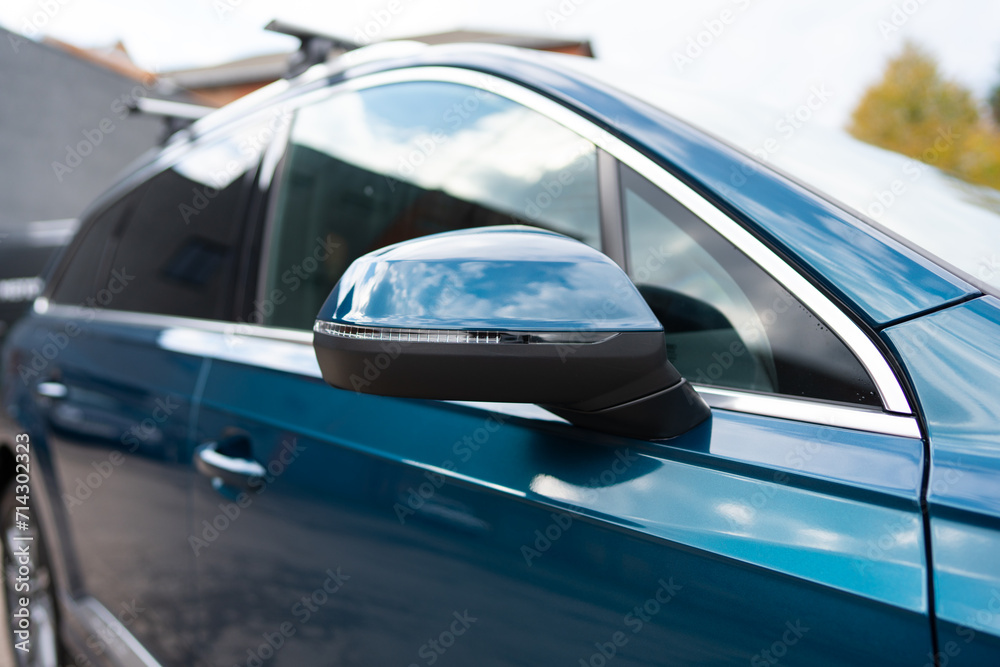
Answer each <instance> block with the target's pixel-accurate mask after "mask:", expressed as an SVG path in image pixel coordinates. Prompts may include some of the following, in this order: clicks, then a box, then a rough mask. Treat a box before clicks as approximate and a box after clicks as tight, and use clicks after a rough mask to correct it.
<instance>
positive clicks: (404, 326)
mask: <svg viewBox="0 0 1000 667" xmlns="http://www.w3.org/2000/svg"><path fill="white" fill-rule="evenodd" d="M313 342H314V347H315V349H316V354H317V359H318V360H319V364H320V368H321V370H322V372H323V378H324V379H325V380H326V381H327V382H328V383H329V384H331V385H333V386H334V387H339V388H341V389H351V390H354V391H359V392H362V393H371V394H379V395H384V396H399V397H408V398H431V399H446V400H467V401H500V402H516V403H538V404H541V405H543V406H544V407H546V408H548V409H549V410H551V411H553V412H555V413H556V414H559V415H561V416H563V417H565V418H566V419H568V420H569V421H571V422H573V423H575V424H579V425H581V426H586V427H589V428H595V429H598V430H604V431H610V432H615V433H619V434H622V435H633V436H635V437H644V438H664V437H671V436H672V435H676V434H677V433H679V432H683V431H685V430H687V429H688V428H690V427H692V426H694V425H695V424H697V423H700V422H701V421H704V420H705V419H706V418H707V417H708V415H709V414H710V412H709V409H708V407H707V405H705V403H704V402H703V401H702V399H701V398H700V397H699V396H698V394H697V393H696V392H695V391H694V390H693V389H692V388H691V387H690V385H688V384H687V382H686V381H685V380H684V379H683V378H681V376H680V374H679V373H678V372H677V371H676V370H675V369H674V368H673V366H671V365H670V363H669V362H668V361H667V358H666V349H665V345H664V339H663V329H662V327H661V325H660V323H659V321H658V320H657V319H656V317H655V315H653V313H652V311H651V310H650V309H649V306H647V305H646V302H645V300H644V299H643V298H642V296H641V295H640V294H639V292H638V290H636V288H635V286H634V285H633V284H632V282H631V281H630V280H629V279H628V277H627V276H626V275H625V273H624V272H623V271H622V270H621V269H620V268H619V267H618V266H617V265H616V264H615V263H614V262H613V261H611V259H609V258H608V257H607V256H605V255H603V254H601V253H600V252H598V251H597V250H594V249H593V248H591V247H589V246H587V245H585V244H583V243H580V242H578V241H575V240H573V239H570V238H568V237H565V236H562V235H559V234H555V233H552V232H547V231H543V230H538V229H534V228H530V227H517V226H510V227H490V228H480V229H471V230H463V231H459V232H449V233H445V234H436V235H433V236H426V237H422V238H418V239H414V240H411V241H406V242H404V243H399V244H396V245H392V246H388V247H386V248H382V249H380V250H377V251H375V252H372V253H369V254H368V255H365V256H363V257H360V258H358V259H357V260H356V261H355V262H354V263H353V264H352V265H351V266H350V267H349V268H348V270H347V271H346V272H345V273H344V275H343V277H342V278H341V279H340V282H338V284H337V285H336V287H335V288H334V290H333V292H331V294H330V296H329V298H328V299H327V300H326V302H325V303H324V304H323V307H322V308H321V309H320V312H319V314H318V315H317V319H316V324H315V326H314V336H313ZM678 401H679V402H678ZM668 403H669V404H670V405H667V404H668ZM675 403H676V405H673V404H675Z"/></svg>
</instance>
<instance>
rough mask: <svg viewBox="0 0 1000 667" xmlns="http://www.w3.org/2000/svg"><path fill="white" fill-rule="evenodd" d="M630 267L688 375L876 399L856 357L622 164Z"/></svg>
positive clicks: (790, 391)
mask: <svg viewBox="0 0 1000 667" xmlns="http://www.w3.org/2000/svg"><path fill="white" fill-rule="evenodd" d="M622 186H623V199H624V202H623V203H624V208H625V219H626V225H627V234H628V248H629V273H630V274H631V277H632V280H633V281H634V282H635V284H636V285H637V286H638V288H639V291H640V292H641V293H642V294H643V296H645V297H646V301H647V303H649V305H650V307H651V308H652V310H653V312H654V313H655V314H656V316H657V317H658V318H659V319H660V322H661V323H662V324H663V328H664V331H665V335H666V342H667V352H668V355H669V358H670V361H671V362H672V363H673V364H674V366H675V367H676V368H677V370H679V371H680V372H681V373H682V374H683V375H684V376H685V377H686V378H687V379H688V380H689V381H691V382H695V383H698V384H705V385H716V386H721V387H728V388H734V389H747V390H754V391H761V392H769V393H776V394H786V395H789V396H798V397H810V398H819V399H827V400H833V401H840V402H847V403H860V404H866V405H874V406H878V405H880V401H879V398H878V393H877V390H876V388H875V386H874V383H873V382H872V381H871V378H870V377H869V376H868V374H867V373H866V372H865V370H864V368H863V367H862V366H861V364H860V362H859V361H858V360H857V359H856V358H855V357H854V355H853V354H852V353H851V352H850V350H848V349H847V347H846V346H845V345H844V344H843V342H841V341H840V339H839V338H837V336H836V335H835V334H834V333H833V332H832V331H830V330H829V329H828V328H827V327H826V326H825V325H824V324H823V323H822V322H821V321H820V320H818V319H817V318H816V317H815V316H814V315H813V314H812V313H811V312H810V311H809V310H808V309H807V308H806V307H805V306H803V305H802V304H801V303H799V302H798V301H797V300H796V299H795V298H794V297H793V296H792V295H791V294H789V293H788V292H787V291H786V290H785V289H784V288H783V287H782V286H781V285H779V284H778V283H777V282H776V281H775V280H774V279H773V278H771V276H769V275H768V274H767V273H765V272H764V271H763V270H762V269H761V268H760V267H758V266H757V265H756V264H754V263H753V262H751V261H750V260H749V259H748V258H747V257H746V256H745V255H743V253H742V252H740V251H739V250H738V249H737V248H736V247H735V246H733V245H732V244H731V243H729V242H728V241H727V240H726V239H724V238H723V237H722V236H720V235H719V234H718V233H716V232H715V231H714V230H713V229H711V228H710V227H709V226H708V225H706V224H705V223H704V222H702V221H701V220H699V219H698V218H697V217H696V216H695V215H694V214H693V213H691V212H690V211H688V210H687V209H686V208H684V207H683V206H681V205H680V204H679V203H678V202H677V201H676V200H674V199H673V198H671V197H669V196H668V195H667V194H666V193H664V192H663V191H662V190H660V189H659V188H657V187H656V186H655V185H653V184H652V183H650V182H649V181H647V180H646V179H644V178H643V177H642V176H640V175H638V174H637V173H635V172H634V171H632V170H631V169H629V168H627V167H622Z"/></svg>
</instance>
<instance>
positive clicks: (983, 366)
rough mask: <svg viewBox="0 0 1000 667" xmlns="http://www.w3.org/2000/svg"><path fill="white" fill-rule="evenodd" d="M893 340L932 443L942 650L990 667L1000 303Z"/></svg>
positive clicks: (957, 312) (998, 473) (999, 492)
mask: <svg viewBox="0 0 1000 667" xmlns="http://www.w3.org/2000/svg"><path fill="white" fill-rule="evenodd" d="M885 334H886V336H887V338H888V340H889V341H890V342H891V343H892V345H893V346H894V348H895V350H896V353H897V354H898V355H899V357H900V359H901V360H902V361H903V363H904V365H905V368H906V370H907V372H908V373H909V374H910V377H911V380H912V382H913V385H914V388H915V389H916V393H917V398H918V401H919V402H920V408H921V410H922V412H923V414H924V419H925V421H926V424H927V433H928V437H929V439H930V445H931V450H930V451H931V469H930V479H929V483H928V494H927V503H928V507H929V511H930V521H931V540H932V546H933V554H934V590H935V596H936V606H937V618H938V623H939V624H940V634H941V650H945V649H947V648H948V643H949V642H951V643H953V645H954V646H953V652H956V651H957V653H955V655H954V656H952V657H953V658H954V659H955V662H954V663H953V664H963V665H964V664H969V665H972V664H984V663H983V662H978V661H979V660H985V659H986V656H990V657H991V659H994V660H995V658H996V655H997V651H998V650H1000V557H998V554H1000V533H998V530H997V528H998V527H1000V391H998V389H1000V384H998V378H1000V350H998V348H997V342H998V341H1000V300H998V299H997V298H996V297H992V296H991V297H983V298H980V299H976V300H974V301H970V302H968V303H964V304H962V305H960V306H955V307H953V308H949V309H947V310H943V311H941V312H938V313H934V314H933V315H929V316H927V317H923V318H920V319H918V320H915V321H913V322H907V323H905V324H901V325H899V326H896V327H893V328H891V329H888V330H887V331H886V332H885ZM946 655H950V654H949V653H947V652H946Z"/></svg>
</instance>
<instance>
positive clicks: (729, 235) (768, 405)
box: [36, 65, 923, 438]
mask: <svg viewBox="0 0 1000 667" xmlns="http://www.w3.org/2000/svg"><path fill="white" fill-rule="evenodd" d="M409 81H430V82H447V83H458V84H466V85H471V86H473V87H478V88H483V89H485V90H488V91H490V92H492V93H494V94H498V95H501V96H503V97H506V98H508V99H510V100H512V101H514V102H518V103H520V104H523V105H524V106H527V107H529V108H531V109H533V110H535V111H537V112H539V113H541V114H542V115H544V116H547V117H548V118H550V119H552V120H554V121H556V122H558V123H560V124H561V125H563V126H565V127H567V128H568V129H570V130H572V131H574V132H575V133H576V134H578V135H580V136H581V137H582V138H584V139H587V140H589V141H591V142H592V143H593V144H594V145H595V146H596V147H597V149H598V155H599V156H600V155H601V154H602V153H605V154H606V155H607V157H604V158H599V164H601V163H604V164H605V165H606V166H605V173H607V171H608V165H612V166H616V165H617V162H620V163H622V164H625V165H627V166H628V167H630V168H631V169H633V170H634V171H636V172H637V173H639V174H640V175H642V176H643V177H645V178H646V179H647V180H649V181H650V182H652V183H653V184H654V185H656V186H657V187H658V188H660V189H661V190H663V191H664V192H665V193H666V194H667V195H669V196H670V197H672V198H673V199H675V200H677V201H678V202H679V203H680V204H681V205H683V206H685V207H686V208H687V209H688V210H690V211H691V212H692V213H693V214H694V215H695V216H696V217H697V218H699V219H700V220H701V221H702V222H704V223H705V224H708V225H709V226H710V227H711V228H713V229H714V230H715V231H716V232H718V233H719V234H721V235H722V236H723V237H724V238H726V239H727V240H729V241H730V242H731V243H733V245H735V246H736V247H737V248H738V249H739V250H740V251H741V252H742V253H743V254H744V255H746V256H747V257H748V259H749V260H750V261H751V262H752V263H754V264H756V265H757V266H759V267H760V268H761V269H763V270H764V271H765V272H766V273H768V274H769V275H771V276H772V277H773V278H774V279H775V280H776V281H777V282H778V283H779V284H780V285H782V286H783V287H784V288H785V289H786V290H787V291H788V292H789V293H791V294H792V295H793V296H794V297H795V298H796V299H798V300H799V301H800V302H801V303H802V304H803V305H804V306H806V307H807V308H809V310H810V311H811V312H813V314H814V315H816V317H817V318H819V319H820V320H821V321H823V322H824V323H825V324H826V325H827V326H828V327H829V328H830V329H831V330H833V331H834V332H835V333H836V334H837V336H838V337H839V338H840V339H841V340H842V341H843V342H844V343H845V344H846V346H847V347H848V349H849V350H850V351H851V352H852V353H853V354H854V355H855V356H856V357H857V358H858V360H859V361H860V362H861V364H862V366H863V367H864V368H865V370H866V371H867V372H868V373H869V375H870V376H871V377H872V379H873V381H874V382H875V384H876V387H877V388H878V391H879V394H880V399H881V402H882V405H883V409H882V410H878V409H872V408H864V407H854V406H850V405H845V404H838V403H830V402H825V401H821V400H818V399H808V398H787V397H780V396H776V395H767V394H759V393H754V392H749V391H743V390H728V389H719V388H715V387H703V386H697V385H696V389H697V390H698V391H699V392H700V393H701V395H702V396H703V397H704V398H705V400H706V401H707V402H708V403H709V405H711V406H712V407H713V408H718V409H726V410H732V411H736V412H744V413H749V414H755V415H760V416H769V417H777V418H782V419H792V420H796V421H801V422H806V423H813V424H820V425H826V426H834V427H843V428H849V429H856V430H861V431H867V432H873V433H883V434H888V435H898V436H903V437H910V438H921V437H923V436H922V428H921V425H920V423H919V420H918V418H917V416H916V414H915V412H914V410H913V409H912V407H911V399H910V396H909V394H908V391H907V385H904V383H903V382H902V381H901V380H900V379H899V376H898V374H897V370H896V368H897V366H896V364H897V362H896V361H895V360H894V359H893V358H892V357H891V356H889V355H888V353H887V352H885V351H884V350H885V348H884V346H883V345H881V344H880V342H879V341H878V338H877V335H876V333H875V332H870V331H868V330H867V329H866V328H865V329H863V328H862V325H860V324H859V323H858V319H857V316H856V314H853V313H850V311H847V310H845V307H844V306H843V304H841V303H840V302H838V301H835V300H834V298H833V297H832V296H831V295H829V294H828V293H827V292H826V291H825V290H824V289H823V287H822V285H820V284H817V282H816V281H814V280H813V279H812V278H811V277H809V276H808V275H805V274H803V273H801V272H800V271H799V270H798V269H797V268H795V267H794V266H793V265H792V264H790V263H789V262H788V261H787V260H786V259H785V258H784V257H782V256H781V255H780V254H779V253H778V252H777V251H775V250H774V249H772V248H771V247H769V246H768V245H766V244H765V243H764V242H763V241H761V240H760V239H759V238H758V237H757V236H756V235H754V234H753V233H752V232H751V231H750V230H748V229H747V228H746V227H745V226H744V225H743V224H742V223H740V222H739V221H738V220H736V219H734V218H732V217H731V216H730V215H729V214H728V213H726V212H725V211H723V210H722V209H721V208H719V207H718V206H717V205H716V204H714V203H712V202H711V201H710V200H709V199H707V198H706V197H704V196H702V195H701V194H700V193H699V192H697V191H696V190H695V189H693V188H692V187H691V186H690V185H688V184H687V183H686V182H685V181H684V180H682V178H681V177H680V176H678V175H677V174H675V173H674V172H673V171H671V170H670V169H668V168H667V167H666V166H664V165H662V164H660V163H658V162H655V161H654V160H653V159H651V158H650V157H649V156H648V155H647V154H646V153H644V152H642V151H641V150H639V149H638V148H636V147H634V146H633V145H631V144H630V143H628V142H627V141H626V140H625V139H622V138H620V137H619V136H617V135H616V134H612V133H611V132H610V131H608V129H606V128H604V127H602V126H600V125H598V124H597V123H595V122H594V121H592V120H590V119H589V118H588V117H586V116H585V115H583V114H582V113H581V112H580V111H579V110H577V109H575V108H573V107H572V106H570V105H568V104H565V103H563V102H559V101H556V100H554V99H551V98H549V97H546V96H544V95H542V94H541V93H539V92H536V91H534V90H532V89H531V88H529V87H528V86H527V85H523V84H520V83H517V82H514V81H511V80H508V79H503V78H500V77H497V76H494V75H490V74H486V73H484V72H480V71H475V70H471V69H465V68H460V67H442V66H432V65H421V66H412V67H403V68H396V69H393V68H389V69H385V70H380V71H376V72H372V73H368V74H364V75H361V76H358V77H357V78H352V79H348V80H339V81H336V82H335V83H333V84H332V85H331V83H330V80H329V79H328V80H327V82H326V84H325V85H324V86H323V87H322V88H318V89H317V88H314V87H312V86H310V87H309V88H308V89H307V90H304V91H303V92H302V93H300V94H299V95H297V96H295V97H292V98H285V99H284V100H282V103H283V104H286V105H287V106H288V107H289V108H291V109H293V110H294V109H297V108H299V107H300V106H302V105H303V104H307V103H309V102H310V101H314V100H318V99H321V98H324V97H327V96H329V95H331V94H336V93H338V92H347V91H352V90H362V89H365V88H371V87H375V86H380V85H386V84H389V83H399V82H409ZM311 83H315V82H311ZM268 108H271V107H268ZM254 115H256V113H255V114H254ZM245 120H247V119H246V118H243V119H241V121H240V122H241V123H242V122H243V121H245ZM219 129H220V131H229V130H231V129H232V128H231V126H228V125H227V126H225V130H223V128H219ZM209 134H211V135H216V132H211V133H209ZM216 136H217V135H216ZM199 139H202V137H199ZM281 143H282V142H278V141H274V140H272V142H271V145H270V146H269V148H268V150H267V151H265V155H264V157H263V158H262V166H261V168H260V169H258V172H259V173H260V180H261V182H262V184H261V187H260V189H259V190H260V191H259V193H258V194H259V195H260V196H261V197H263V206H261V207H260V208H259V209H258V213H260V212H261V211H266V212H267V213H268V215H266V216H265V220H264V224H265V229H264V230H263V231H264V234H263V239H262V241H261V243H260V245H259V247H258V248H257V249H256V250H255V251H254V252H252V253H251V256H250V259H249V262H250V267H251V269H250V274H251V275H253V274H254V273H256V274H257V275H256V282H257V283H258V285H259V284H260V282H261V281H260V270H261V262H263V261H265V258H266V250H267V246H268V243H267V238H266V225H267V223H268V222H269V221H270V219H271V218H270V215H269V213H270V211H269V209H270V207H271V206H273V205H274V202H275V200H276V198H275V196H274V195H275V194H276V188H275V187H274V186H275V181H274V176H275V175H276V174H277V169H278V168H279V167H280V162H281V159H282V158H283V157H284V151H285V148H286V146H285V145H280V146H279V144H281ZM284 144H287V141H285V142H284ZM274 151H278V153H277V154H278V156H279V157H278V158H277V159H275V157H274V155H275V154H274V153H273V152H274ZM269 156H270V157H269ZM158 162H159V161H158ZM265 165H269V167H268V168H269V169H270V173H267V171H266V170H265V168H264V167H265ZM143 180H145V179H143ZM599 182H600V183H602V184H603V183H604V182H605V181H603V180H600V181H599ZM619 185H620V184H619ZM618 192H619V196H620V187H618ZM611 206H612V204H611V203H610V200H609V203H608V207H609V208H610V207H611ZM618 208H619V209H620V206H619V207H618ZM603 209H604V206H603V205H602V215H601V224H602V227H601V229H602V242H603V241H604V238H605V234H607V235H608V236H609V237H610V238H617V239H618V242H619V243H621V247H622V248H624V236H623V235H624V227H623V225H622V223H621V221H620V220H619V221H617V222H615V221H613V220H611V219H610V217H609V218H608V219H609V220H610V222H609V223H608V224H609V225H611V227H610V228H609V229H608V230H607V231H605V215H604V214H603ZM245 224H249V223H245ZM618 261H619V263H620V264H622V263H623V262H624V257H623V256H622V257H620V258H619V260H618ZM244 287H245V285H244ZM244 301H245V299H244ZM48 308H49V304H48V303H47V300H46V299H44V298H42V299H40V300H39V302H37V303H36V312H44V311H45V310H46V309H48ZM137 315H138V314H137ZM114 318H115V319H118V320H120V319H122V317H121V316H120V315H115V317H114ZM136 319H141V320H143V321H145V322H152V321H162V320H166V321H170V322H173V323H174V324H175V325H178V326H179V325H181V324H182V323H186V324H187V325H188V326H197V327H198V328H201V329H205V330H209V331H213V332H218V333H221V332H228V333H231V331H232V324H231V323H226V322H220V323H215V322H206V321H202V320H185V319H184V318H176V317H171V316H157V315H143V316H142V317H139V318H136ZM239 333H240V334H241V335H245V336H250V337H255V338H259V339H262V340H270V341H285V342H288V343H294V344H296V345H309V344H311V340H312V335H311V333H310V332H305V331H301V330H298V329H282V328H278V327H270V326H259V325H253V324H240V325H239ZM227 354H229V356H231V354H230V353H227ZM289 370H290V371H292V372H297V373H302V372H304V370H305V369H304V368H302V367H300V364H293V363H291V362H289ZM308 373H309V374H315V373H313V369H311V368H310V369H309V371H308Z"/></svg>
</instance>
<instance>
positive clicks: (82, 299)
mask: <svg viewBox="0 0 1000 667" xmlns="http://www.w3.org/2000/svg"><path fill="white" fill-rule="evenodd" d="M144 191H145V190H144V188H142V187H141V186H140V187H139V188H138V189H136V190H133V191H132V192H130V193H129V194H127V195H125V196H124V197H122V198H121V199H119V200H118V201H116V202H115V203H114V204H112V205H111V206H109V207H108V208H106V209H104V210H103V211H101V212H100V213H98V214H97V215H96V216H95V217H94V218H93V219H92V220H91V221H90V222H89V223H87V222H85V223H84V224H83V225H82V226H81V228H80V231H79V232H78V235H77V238H76V239H75V240H74V241H73V244H72V245H71V246H70V247H69V249H68V250H67V257H66V258H65V259H63V260H62V261H63V263H66V268H65V269H63V270H62V274H61V275H57V276H56V281H57V282H56V284H55V287H54V288H53V290H52V300H53V301H54V302H56V303H64V304H68V305H74V306H88V307H100V306H101V304H100V303H98V297H100V299H101V301H107V302H110V295H109V294H110V293H109V294H103V293H100V292H101V290H102V289H104V288H105V287H106V284H105V283H106V282H107V272H108V266H109V265H110V264H111V259H112V257H113V256H114V249H115V240H116V239H117V237H118V236H119V235H120V234H121V229H122V227H123V226H124V225H125V222H126V221H127V220H128V217H129V215H130V213H131V212H132V210H133V209H134V208H135V205H136V204H137V203H138V202H139V200H141V199H142V194H143V192H144ZM67 262H68V263H67ZM99 293H100V294H99ZM105 305H107V304H105Z"/></svg>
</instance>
